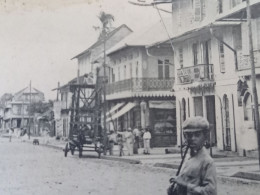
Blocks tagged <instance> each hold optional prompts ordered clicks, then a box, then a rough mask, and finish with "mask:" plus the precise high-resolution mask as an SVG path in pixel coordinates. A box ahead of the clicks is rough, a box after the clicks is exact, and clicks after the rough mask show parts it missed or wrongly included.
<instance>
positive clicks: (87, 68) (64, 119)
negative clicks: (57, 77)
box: [53, 24, 132, 137]
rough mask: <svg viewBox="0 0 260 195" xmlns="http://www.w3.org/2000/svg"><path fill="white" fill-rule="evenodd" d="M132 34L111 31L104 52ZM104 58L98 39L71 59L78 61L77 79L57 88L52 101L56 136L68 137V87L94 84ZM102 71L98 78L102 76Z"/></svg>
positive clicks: (120, 29)
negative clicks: (54, 98) (55, 96)
mask: <svg viewBox="0 0 260 195" xmlns="http://www.w3.org/2000/svg"><path fill="white" fill-rule="evenodd" d="M130 33H132V30H131V29H130V28H129V27H128V26H126V25H124V24H123V25H121V26H119V27H118V28H116V29H114V30H112V31H111V32H109V33H108V35H107V36H106V44H105V45H106V50H108V49H110V48H111V47H113V46H114V45H115V44H116V43H118V42H119V41H121V40H122V39H123V38H125V37H126V36H128V35H129V34H130ZM103 57H104V40H103V39H99V40H97V41H96V42H95V43H94V44H93V45H91V46H90V47H89V48H88V49H86V50H85V51H83V52H81V53H80V54H78V55H76V56H75V57H73V58H72V59H77V60H78V77H76V78H74V79H72V80H71V81H69V82H68V83H67V84H65V85H62V86H61V87H59V88H57V89H56V90H57V93H58V97H57V100H56V101H54V108H53V109H54V117H55V122H56V135H58V136H62V137H68V136H69V125H70V114H71V106H72V105H71V103H72V95H73V94H72V92H71V90H70V85H71V84H75V83H79V84H83V83H95V82H96V73H97V68H98V67H100V66H102V65H103V61H104V60H103ZM102 74H103V72H102V70H101V71H100V72H99V76H100V75H102ZM91 93H92V89H86V90H85V94H86V97H88V96H90V95H91Z"/></svg>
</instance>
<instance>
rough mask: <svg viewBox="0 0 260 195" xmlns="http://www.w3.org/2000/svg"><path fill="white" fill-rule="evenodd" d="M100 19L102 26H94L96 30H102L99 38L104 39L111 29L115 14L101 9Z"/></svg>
mask: <svg viewBox="0 0 260 195" xmlns="http://www.w3.org/2000/svg"><path fill="white" fill-rule="evenodd" d="M98 19H99V20H100V22H101V27H96V26H94V29H95V30H100V34H99V39H102V38H103V37H105V36H106V35H107V33H109V32H110V31H111V29H113V28H112V22H113V21H114V16H113V15H112V14H108V13H105V12H104V11H101V12H100V13H99V15H98Z"/></svg>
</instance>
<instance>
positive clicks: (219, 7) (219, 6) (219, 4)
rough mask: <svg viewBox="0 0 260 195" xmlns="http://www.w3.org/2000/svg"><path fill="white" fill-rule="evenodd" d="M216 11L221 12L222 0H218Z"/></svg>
mask: <svg viewBox="0 0 260 195" xmlns="http://www.w3.org/2000/svg"><path fill="white" fill-rule="evenodd" d="M218 13H220V14H221V13H223V0H218Z"/></svg>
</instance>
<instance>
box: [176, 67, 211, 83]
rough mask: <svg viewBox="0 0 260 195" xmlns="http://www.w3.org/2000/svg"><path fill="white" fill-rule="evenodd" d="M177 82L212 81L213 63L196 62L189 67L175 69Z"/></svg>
mask: <svg viewBox="0 0 260 195" xmlns="http://www.w3.org/2000/svg"><path fill="white" fill-rule="evenodd" d="M177 76H178V77H177V78H178V80H177V83H178V84H188V83H193V82H195V81H205V80H208V81H213V80H214V71H213V64H198V65H195V66H191V67H185V68H181V69H178V70H177Z"/></svg>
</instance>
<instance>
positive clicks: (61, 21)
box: [0, 0, 169, 100]
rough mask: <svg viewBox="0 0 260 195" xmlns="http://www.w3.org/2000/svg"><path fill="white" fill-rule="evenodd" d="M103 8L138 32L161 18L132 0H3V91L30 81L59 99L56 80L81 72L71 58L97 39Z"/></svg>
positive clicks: (0, 68)
mask: <svg viewBox="0 0 260 195" xmlns="http://www.w3.org/2000/svg"><path fill="white" fill-rule="evenodd" d="M168 6H169V5H168ZM100 11H105V12H106V13H110V14H112V15H113V16H114V17H115V22H114V23H113V25H114V26H115V27H118V26H120V25H121V24H126V25H128V26H129V27H130V28H131V29H132V30H133V31H134V32H139V31H142V30H144V29H145V28H148V27H149V26H151V25H152V24H154V23H156V22H158V21H159V20H160V17H159V15H158V13H157V10H156V9H154V8H153V7H143V6H142V7H140V6H134V5H131V4H129V3H128V0H0V83H1V85H0V96H2V95H3V94H4V93H15V92H18V91H19V90H21V89H23V88H25V87H27V86H29V83H30V81H31V82H32V87H34V88H36V89H38V90H40V91H42V92H43V93H44V94H45V99H46V100H48V99H54V98H55V97H56V92H55V91H52V89H54V88H56V87H57V85H58V84H57V83H58V82H60V83H61V85H63V84H66V83H67V82H68V81H69V80H71V79H72V78H74V77H76V75H77V60H71V58H73V57H74V56H76V55H77V54H79V53H81V52H82V51H84V50H85V49H87V48H88V47H89V46H91V44H93V43H94V42H95V41H96V40H97V37H98V32H97V31H95V30H94V28H93V26H98V25H100V23H99V20H98V18H97V16H98V14H99V13H100ZM163 16H164V14H163ZM166 16H168V17H169V14H168V15H166ZM166 16H165V17H166Z"/></svg>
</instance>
